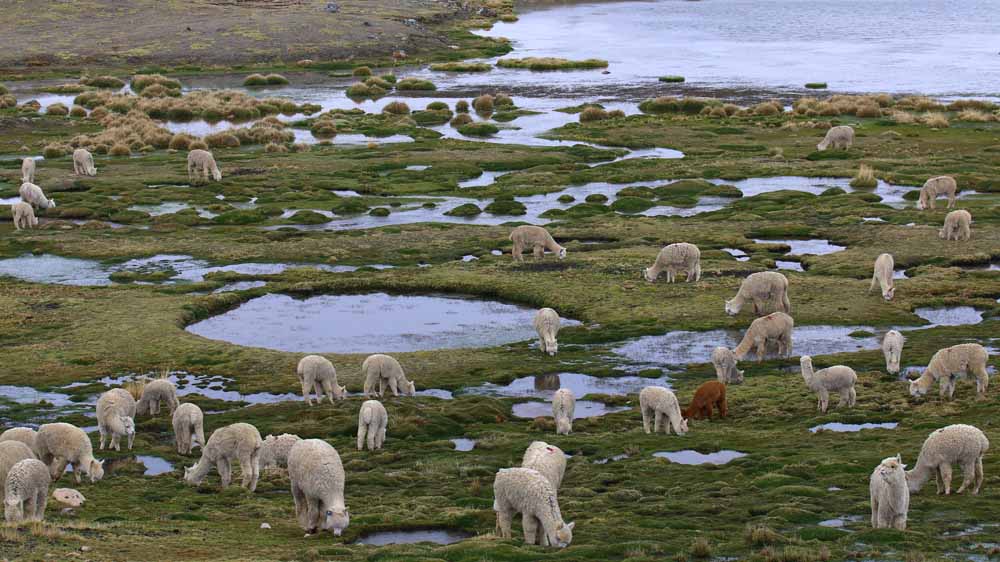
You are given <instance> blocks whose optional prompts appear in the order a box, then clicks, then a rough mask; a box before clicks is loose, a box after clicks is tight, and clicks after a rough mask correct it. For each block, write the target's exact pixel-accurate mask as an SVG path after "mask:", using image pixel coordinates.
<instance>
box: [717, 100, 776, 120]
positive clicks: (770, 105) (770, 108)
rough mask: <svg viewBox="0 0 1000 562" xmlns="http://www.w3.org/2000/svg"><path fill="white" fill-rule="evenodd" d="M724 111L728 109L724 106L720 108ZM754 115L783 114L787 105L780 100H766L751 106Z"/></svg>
mask: <svg viewBox="0 0 1000 562" xmlns="http://www.w3.org/2000/svg"><path fill="white" fill-rule="evenodd" d="M720 109H722V111H723V112H725V111H726V109H725V108H724V107H722V108H720ZM751 111H752V112H753V114H754V115H762V116H771V115H781V114H782V113H784V112H785V107H784V106H783V105H781V102H778V101H774V100H772V101H765V102H761V103H758V104H757V105H755V106H753V108H751Z"/></svg>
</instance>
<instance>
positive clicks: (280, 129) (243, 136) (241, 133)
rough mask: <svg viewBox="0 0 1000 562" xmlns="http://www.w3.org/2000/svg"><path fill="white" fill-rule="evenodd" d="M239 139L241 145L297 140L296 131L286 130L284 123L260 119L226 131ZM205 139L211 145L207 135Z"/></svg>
mask: <svg viewBox="0 0 1000 562" xmlns="http://www.w3.org/2000/svg"><path fill="white" fill-rule="evenodd" d="M224 133H228V134H230V135H232V136H234V137H236V138H237V139H238V140H239V145H238V146H241V145H246V144H269V143H277V144H286V143H290V142H292V141H294V140H295V133H293V132H291V131H287V130H285V127H284V124H281V125H275V124H274V123H273V122H270V121H258V122H257V123H254V124H253V126H251V127H241V128H238V129H230V130H228V131H224ZM205 141H206V142H208V144H209V146H211V145H212V142H211V141H210V140H209V138H208V137H205Z"/></svg>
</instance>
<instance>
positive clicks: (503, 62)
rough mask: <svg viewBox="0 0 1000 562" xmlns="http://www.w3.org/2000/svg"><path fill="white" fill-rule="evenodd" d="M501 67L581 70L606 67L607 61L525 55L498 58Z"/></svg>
mask: <svg viewBox="0 0 1000 562" xmlns="http://www.w3.org/2000/svg"><path fill="white" fill-rule="evenodd" d="M497 66H499V67H501V68H521V69H527V70H582V69H591V68H607V67H608V61H606V60H601V59H584V60H569V59H561V58H555V57H527V58H523V59H500V60H498V61H497Z"/></svg>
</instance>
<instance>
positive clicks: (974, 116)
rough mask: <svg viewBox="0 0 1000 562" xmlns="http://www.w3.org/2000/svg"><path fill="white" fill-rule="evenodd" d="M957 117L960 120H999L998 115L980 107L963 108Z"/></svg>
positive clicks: (981, 121) (974, 121)
mask: <svg viewBox="0 0 1000 562" xmlns="http://www.w3.org/2000/svg"><path fill="white" fill-rule="evenodd" d="M955 118H956V119H958V120H959V121H970V122H973V123H988V122H990V121H996V120H997V117H996V115H994V114H992V113H987V112H985V111H982V110H979V109H963V110H962V111H959V112H958V115H956V116H955Z"/></svg>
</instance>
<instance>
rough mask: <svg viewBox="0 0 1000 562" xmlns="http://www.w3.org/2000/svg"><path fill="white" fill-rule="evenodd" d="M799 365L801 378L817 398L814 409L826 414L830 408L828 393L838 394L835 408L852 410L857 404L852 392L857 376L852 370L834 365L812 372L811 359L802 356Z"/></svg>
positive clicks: (854, 393) (855, 395)
mask: <svg viewBox="0 0 1000 562" xmlns="http://www.w3.org/2000/svg"><path fill="white" fill-rule="evenodd" d="M799 365H800V366H801V367H802V378H803V379H805V381H806V386H807V387H809V389H810V390H812V391H813V392H815V393H816V396H818V397H819V399H818V401H817V404H816V407H817V408H818V409H819V410H820V411H821V412H823V413H824V414H825V413H826V410H827V408H829V407H830V393H831V392H839V393H840V403H839V404H838V405H837V407H838V408H839V407H841V406H844V405H846V406H847V407H848V408H853V407H854V404H855V402H857V393H856V392H855V391H854V383H856V382H858V375H857V373H855V372H854V369H852V368H850V367H845V366H843V365H834V366H833V367H827V368H826V369H820V370H819V371H815V372H813V363H812V357H809V356H808V355H803V356H802V357H801V358H799Z"/></svg>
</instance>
